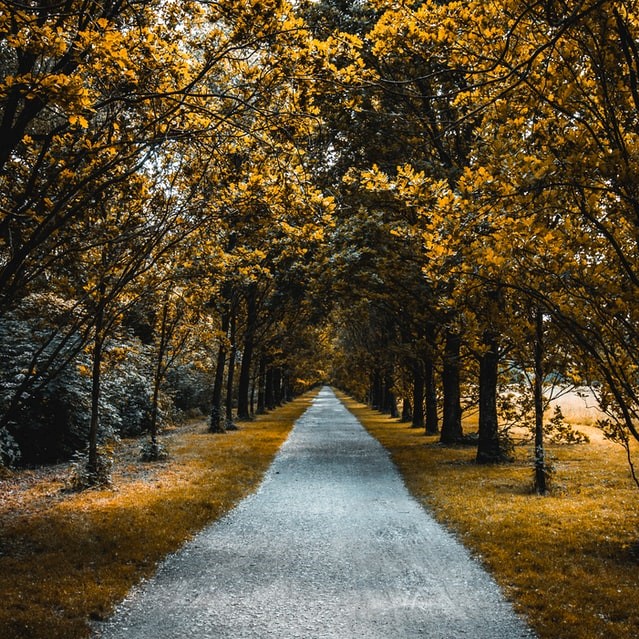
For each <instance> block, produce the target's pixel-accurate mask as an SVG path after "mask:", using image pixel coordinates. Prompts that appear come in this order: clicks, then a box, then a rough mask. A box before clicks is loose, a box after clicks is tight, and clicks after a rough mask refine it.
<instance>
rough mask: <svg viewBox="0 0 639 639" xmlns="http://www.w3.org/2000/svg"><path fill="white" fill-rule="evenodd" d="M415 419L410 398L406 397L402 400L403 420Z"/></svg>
mask: <svg viewBox="0 0 639 639" xmlns="http://www.w3.org/2000/svg"><path fill="white" fill-rule="evenodd" d="M412 420H413V407H412V406H411V403H410V399H408V398H407V397H404V399H403V401H402V422H411V421H412Z"/></svg>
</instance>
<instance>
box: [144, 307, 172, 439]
mask: <svg viewBox="0 0 639 639" xmlns="http://www.w3.org/2000/svg"><path fill="white" fill-rule="evenodd" d="M168 314H169V302H168V298H167V299H165V300H164V305H163V306H162V320H161V325H160V343H159V344H158V352H157V360H156V362H155V375H154V377H153V398H152V400H151V426H150V428H149V430H150V435H151V444H152V446H153V448H154V449H155V450H157V445H158V402H159V398H160V384H161V382H162V376H163V371H164V356H165V353H166V350H167V345H168V341H169V339H168V326H167V323H168Z"/></svg>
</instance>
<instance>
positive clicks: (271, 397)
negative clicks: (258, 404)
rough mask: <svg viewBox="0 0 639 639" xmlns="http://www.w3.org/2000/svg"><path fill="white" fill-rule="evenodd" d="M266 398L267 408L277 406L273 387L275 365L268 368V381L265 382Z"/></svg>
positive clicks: (270, 408)
mask: <svg viewBox="0 0 639 639" xmlns="http://www.w3.org/2000/svg"><path fill="white" fill-rule="evenodd" d="M264 398H265V402H266V408H267V409H268V410H273V409H274V408H275V392H274V389H273V367H272V366H269V367H268V368H267V369H266V381H265V384H264Z"/></svg>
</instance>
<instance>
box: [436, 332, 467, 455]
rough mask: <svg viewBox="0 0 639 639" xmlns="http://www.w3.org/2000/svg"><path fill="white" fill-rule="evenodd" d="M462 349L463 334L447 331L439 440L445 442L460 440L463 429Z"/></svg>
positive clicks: (450, 442)
mask: <svg viewBox="0 0 639 639" xmlns="http://www.w3.org/2000/svg"><path fill="white" fill-rule="evenodd" d="M460 351H461V336H460V335H458V334H457V333H452V332H447V333H446V342H445V345H444V367H443V371H442V391H443V409H444V411H443V419H442V430H441V435H440V438H439V440H440V441H441V442H442V443H443V444H454V443H456V442H459V441H460V440H461V439H462V438H463V436H464V432H463V430H462V423H461V418H462V409H461V395H460V389H459V384H460V365H461V364H460Z"/></svg>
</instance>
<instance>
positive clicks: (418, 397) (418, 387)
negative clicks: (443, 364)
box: [411, 360, 424, 428]
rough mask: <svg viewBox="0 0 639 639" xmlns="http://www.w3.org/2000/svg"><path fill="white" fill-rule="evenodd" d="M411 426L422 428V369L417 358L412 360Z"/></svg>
mask: <svg viewBox="0 0 639 639" xmlns="http://www.w3.org/2000/svg"><path fill="white" fill-rule="evenodd" d="M411 428H424V370H423V368H422V363H421V361H419V360H415V361H414V362H413V421H412V422H411Z"/></svg>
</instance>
